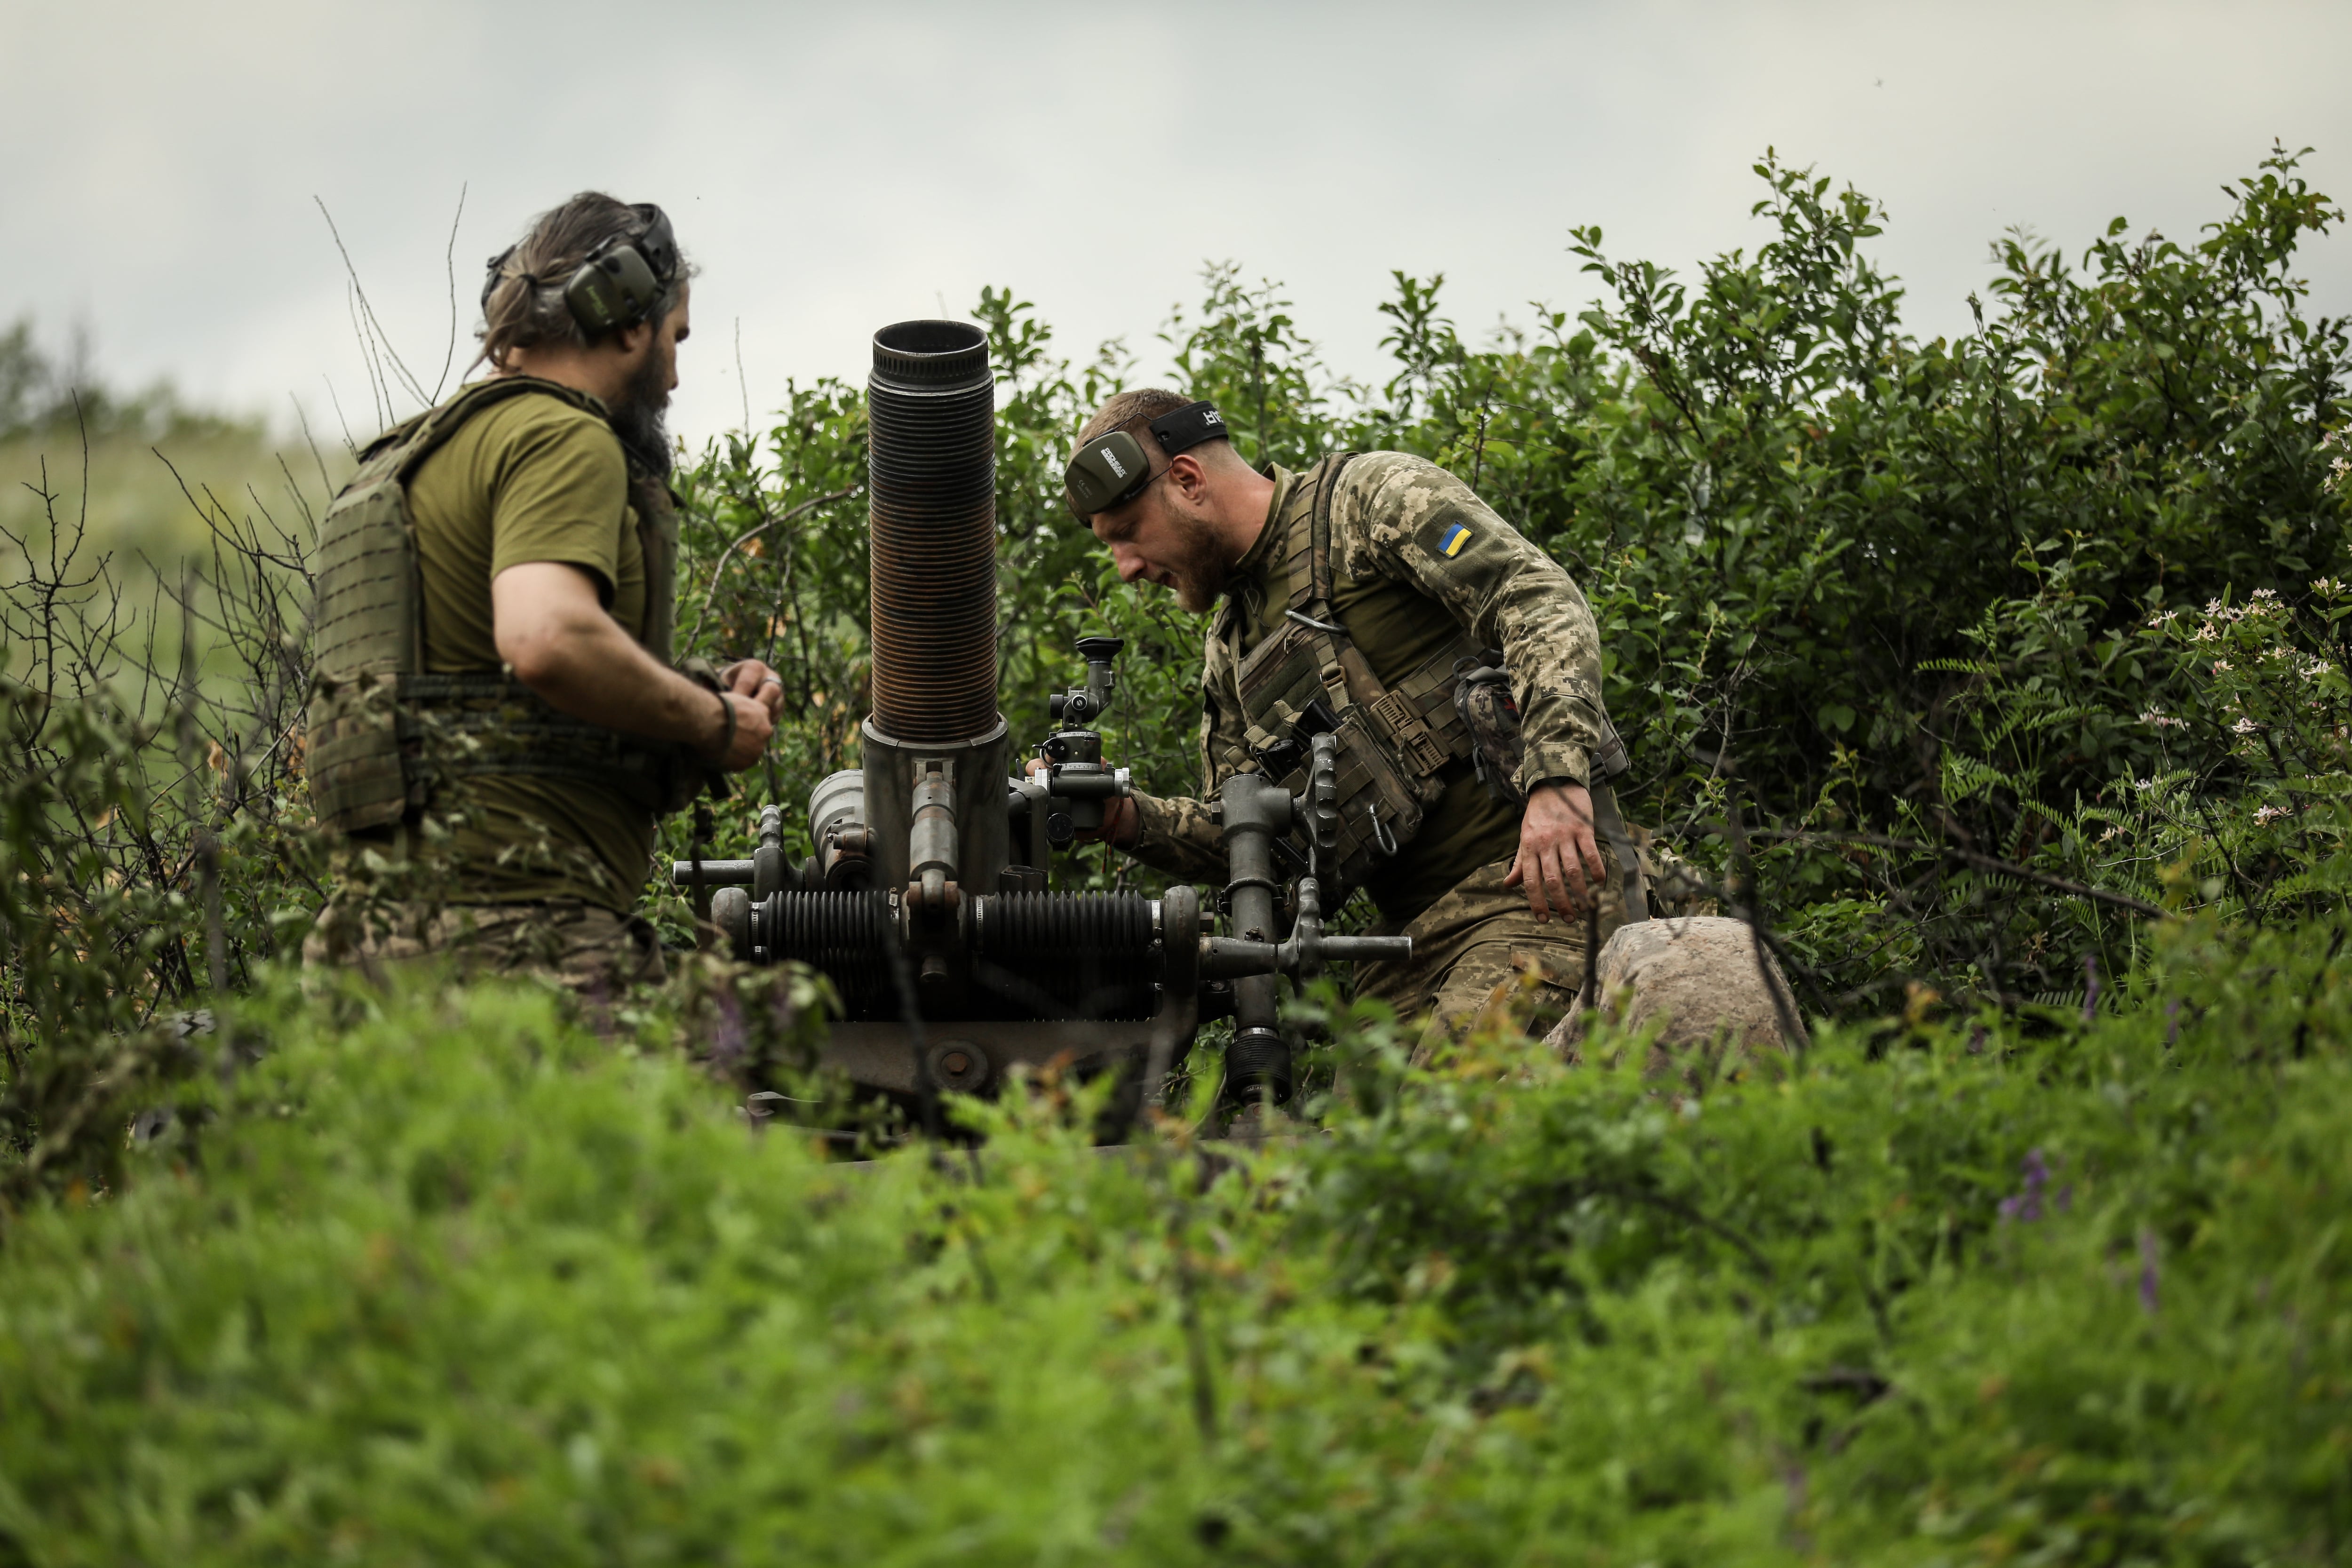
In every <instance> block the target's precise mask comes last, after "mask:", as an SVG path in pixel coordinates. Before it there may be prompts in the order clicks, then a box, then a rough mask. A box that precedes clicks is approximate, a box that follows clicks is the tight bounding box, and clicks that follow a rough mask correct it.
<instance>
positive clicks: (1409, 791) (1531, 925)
mask: <svg viewBox="0 0 2352 1568" xmlns="http://www.w3.org/2000/svg"><path fill="white" fill-rule="evenodd" d="M1203 410H1205V411H1206V412H1205V413H1202V411H1203ZM1204 419H1205V420H1206V421H1208V422H1209V423H1208V424H1207V425H1203V424H1202V420H1204ZM1222 429H1223V426H1222V422H1221V421H1219V420H1218V419H1217V416H1216V415H1215V413H1214V411H1213V409H1211V408H1210V407H1209V405H1202V404H1192V403H1190V402H1188V400H1187V399H1185V398H1183V397H1181V396H1179V395H1176V394H1174V393H1169V392H1160V391H1143V392H1130V393H1122V394H1120V395H1118V396H1117V397H1114V398H1112V399H1111V400H1110V401H1109V402H1108V404H1106V405H1104V406H1103V408H1102V409H1101V410H1100V411H1099V412H1098V413H1097V414H1096V415H1095V416H1094V417H1093V418H1092V419H1091V420H1090V421H1088V423H1087V426H1086V428H1085V430H1084V431H1083V432H1082V433H1081V435H1080V438H1079V447H1078V453H1079V456H1078V457H1077V458H1074V459H1073V463H1072V470H1071V473H1072V479H1071V483H1072V491H1071V504H1072V509H1073V510H1075V511H1077V512H1078V513H1079V515H1080V516H1082V517H1083V518H1085V520H1086V521H1087V524H1088V526H1089V527H1090V528H1091V529H1092V530H1093V531H1094V532H1095V534H1096V535H1097V537H1098V538H1099V539H1101V540H1102V541H1103V542H1105V543H1106V544H1108V546H1109V547H1110V551H1111V553H1112V556H1113V558H1114V560H1115V561H1116V562H1117V563H1118V570H1119V575H1120V576H1121V578H1122V579H1124V580H1125V581H1128V582H1135V581H1138V580H1139V579H1140V580H1145V581H1149V582H1152V583H1156V584H1160V586H1162V587H1166V588H1169V589H1171V590H1173V591H1174V592H1175V593H1176V595H1178V597H1179V599H1180V600H1181V603H1182V604H1183V605H1184V607H1185V608H1186V609H1188V610H1191V611H1192V612H1194V613H1196V614H1198V613H1201V612H1204V611H1207V610H1209V609H1210V608H1211V607H1212V606H1214V607H1215V609H1216V617H1215V619H1214V621H1213V623H1212V625H1211V627H1210V630H1209V635H1208V639H1207V645H1206V647H1205V650H1204V658H1203V669H1202V707H1203V711H1202V728H1201V765H1202V790H1201V797H1200V798H1163V797H1159V796H1153V795H1141V794H1139V795H1136V796H1135V797H1134V798H1133V799H1132V800H1131V801H1124V802H1118V803H1116V805H1115V808H1114V809H1113V810H1112V811H1111V812H1110V813H1108V815H1107V816H1106V820H1105V825H1104V829H1103V835H1102V836H1103V837H1106V838H1108V840H1109V841H1110V842H1112V843H1114V844H1116V845H1118V847H1121V848H1124V849H1126V850H1127V851H1128V852H1129V853H1130V854H1132V855H1134V856H1135V857H1136V858H1138V859H1139V860H1142V861H1143V862H1145V863H1146V864H1147V865H1150V866H1153V867H1155V868H1159V869H1160V870H1163V871H1166V872H1168V873H1170V874H1171V875H1174V876H1177V877H1181V878H1184V879H1189V880H1193V881H1209V882H1213V881H1216V880H1219V879H1222V878H1223V874H1224V860H1223V845H1222V834H1221V832H1220V830H1219V828H1218V826H1217V825H1216V822H1215V820H1214V811H1215V807H1214V805H1213V797H1214V796H1215V795H1216V794H1217V792H1218V790H1219V789H1220V787H1221V786H1222V784H1223V781H1224V780H1225V778H1226V777H1227V776H1228V775H1230V774H1231V773H1234V771H1236V770H1251V769H1264V770H1265V771H1267V772H1270V773H1275V774H1276V776H1283V775H1285V774H1287V773H1291V772H1292V771H1293V770H1294V768H1295V767H1296V766H1297V747H1298V745H1299V741H1298V739H1297V729H1298V726H1299V725H1300V723H1301V721H1302V719H1304V718H1307V716H1308V715H1309V714H1310V713H1311V714H1312V716H1313V722H1312V726H1311V728H1313V729H1329V728H1332V727H1333V726H1332V723H1331V721H1333V720H1338V721H1340V722H1339V727H1338V732H1339V735H1340V737H1341V754H1342V758H1343V761H1342V765H1341V779H1340V785H1341V795H1342V800H1343V804H1342V808H1341V814H1342V819H1343V824H1344V825H1346V826H1343V832H1342V838H1341V846H1340V852H1339V859H1340V862H1341V875H1342V879H1343V881H1354V882H1360V885H1361V886H1362V887H1364V888H1365V889H1366V890H1367V891H1368V892H1369V893H1370V896H1371V898H1372V900H1373V902H1374V903H1375V905H1376V906H1377V908H1378V909H1379V911H1380V914H1381V927H1380V929H1381V931H1383V932H1386V933H1400V932H1401V933H1402V934H1404V935H1407V936H1410V937H1412V941H1413V954H1412V958H1411V959H1410V960H1409V961H1407V962H1404V963H1382V964H1367V965H1364V966H1362V968H1361V969H1360V973H1359V975H1358V986H1359V989H1360V991H1361V992H1364V993H1367V994H1371V995H1374V996H1378V997H1381V998H1382V999H1383V1000H1385V1001H1387V1002H1389V1003H1390V1004H1391V1005H1393V1006H1394V1007H1395V1008H1396V1009H1397V1011H1398V1013H1399V1015H1400V1016H1404V1017H1408V1018H1411V1017H1416V1016H1421V1015H1422V1014H1423V1013H1428V1014H1431V1015H1433V1018H1434V1021H1435V1025H1436V1026H1437V1030H1442V1031H1443V1032H1444V1034H1451V1035H1454V1036H1456V1037H1458V1036H1459V1035H1460V1034H1461V1033H1462V1032H1463V1031H1464V1030H1465V1029H1466V1028H1467V1027H1468V1026H1469V1025H1470V1024H1472V1023H1473V1022H1474V1021H1475V1020H1476V1018H1477V1017H1478V1016H1479V1015H1480V1014H1481V1013H1482V1012H1483V1011H1485V1010H1486V1008H1487V1007H1488V1006H1489V1005H1490V1004H1491V1003H1496V1002H1498V1001H1502V1000H1504V999H1506V998H1507V997H1509V996H1511V995H1514V994H1519V993H1522V992H1524V993H1526V994H1528V996H1529V997H1530V998H1531V999H1532V1001H1533V1002H1534V1004H1535V1009H1534V1017H1533V1018H1532V1020H1531V1023H1532V1025H1533V1026H1534V1027H1536V1028H1537V1029H1538V1031H1540V1030H1541V1029H1542V1028H1544V1027H1548V1026H1549V1023H1550V1022H1551V1021H1552V1020H1553V1019H1554V1018H1556V1017H1557V1016H1559V1013H1560V1012H1561V1011H1562V1010H1563V1009H1564V1008H1565V1007H1566V1005H1568V1004H1569V1003H1570V1001H1571V1000H1572V999H1573V997H1574V994H1575V992H1576V990H1577V988H1578V986H1579V985H1580V984H1581V982H1582V980H1583V976H1584V968H1585V952H1586V943H1587V941H1588V939H1589V937H1590V936H1591V934H1592V923H1591V917H1592V916H1593V915H1594V914H1596V913H1597V916H1598V935H1599V937H1600V939H1601V941H1604V942H1605V941H1606V940H1607V938H1608V936H1609V935H1610V933H1611V932H1612V931H1614V930H1615V929H1616V928H1617V926H1618V925H1619V924H1621V923H1622V921H1624V920H1625V919H1626V918H1627V915H1628V900H1627V895H1628V891H1629V889H1630V890H1632V891H1633V897H1634V899H1635V900H1636V908H1637V909H1638V908H1639V903H1638V900H1640V898H1641V896H1642V895H1641V892H1640V889H1641V886H1642V882H1641V879H1640V873H1639V870H1638V866H1639V861H1640V858H1641V855H1642V854H1643V853H1644V851H1637V849H1636V847H1635V846H1634V843H1633V838H1634V837H1635V836H1634V835H1633V834H1630V833H1628V832H1627V830H1625V829H1624V827H1623V826H1622V823H1620V822H1618V821H1617V819H1616V818H1615V816H1614V810H1613V804H1611V803H1610V802H1609V801H1608V797H1607V796H1606V795H1605V793H1604V794H1603V795H1602V803H1603V806H1602V809H1601V812H1600V813H1599V814H1598V815H1599V819H1600V820H1599V822H1598V826H1599V827H1600V828H1601V833H1600V834H1599V835H1598V836H1596V808H1595V800H1594V794H1593V792H1592V791H1591V790H1590V789H1589V788H1588V785H1591V784H1595V783H1598V782H1600V781H1599V780H1598V779H1597V778H1596V774H1595V759H1596V757H1597V756H1599V755H1601V753H1602V752H1604V749H1605V748H1611V747H1613V746H1614V744H1615V737H1614V734H1613V732H1612V731H1610V729H1609V728H1608V722H1607V719H1606V716H1605V714H1604V712H1603V710H1602V708H1601V648H1600V637H1599V633H1598V630H1597V628H1596V627H1595V626H1594V623H1593V618H1592V612H1591V607H1590V606H1589V605H1587V604H1586V603H1585V600H1584V595H1582V594H1581V593H1580V592H1579V591H1578V589H1577V586H1576V584H1574V583H1573V582H1572V581H1570V578H1569V575H1568V574H1567V573H1566V572H1565V571H1564V570H1562V569H1561V567H1560V566H1559V563H1557V562H1555V561H1553V560H1552V559H1551V558H1550V557H1549V556H1548V555H1546V554H1545V553H1544V552H1542V551H1540V550H1538V549H1537V548H1536V547H1535V546H1534V545H1533V544H1532V543H1530V542H1528V540H1527V539H1526V538H1525V537H1523V536H1522V535H1521V534H1520V533H1519V532H1518V531H1517V530H1516V529H1514V528H1512V527H1511V526H1510V525H1509V524H1508V523H1507V522H1505V521H1503V520H1502V519H1501V518H1500V517H1498V516H1496V513H1495V512H1494V511H1493V510H1492V509H1490V508H1488V507H1487V506H1486V503H1485V502H1483V501H1481V500H1479V499H1478V498H1477V496H1476V495H1475V494H1474V493H1473V492H1472V491H1471V489H1470V488H1469V487H1468V486H1467V485H1465V484H1464V483H1463V482H1462V481H1461V480H1460V479H1455V478H1454V476H1453V475H1452V474H1449V473H1447V472H1446V471H1445V470H1444V469H1443V468H1438V467H1437V466H1436V465H1434V464H1433V463H1430V462H1427V461H1424V460H1423V459H1422V458H1414V457H1410V456H1407V455H1405V454H1403V453H1400V452H1370V453H1362V454H1353V455H1350V454H1337V455H1334V456H1331V457H1328V458H1324V459H1323V460H1322V461H1321V462H1318V463H1317V464H1316V465H1314V466H1313V467H1312V468H1308V469H1307V470H1306V471H1305V472H1301V473H1293V472H1291V471H1289V470H1287V469H1286V468H1280V467H1278V466H1276V467H1271V468H1267V469H1266V470H1265V472H1263V473H1260V472H1257V471H1255V470H1253V469H1252V468H1250V467H1249V466H1248V465H1247V464H1246V463H1245V462H1244V460H1243V459H1242V458H1241V457H1240V456H1239V455H1238V454H1237V453H1236V452H1235V451H1234V448H1233V446H1232V444H1231V443H1230V441H1227V440H1224V439H1222V438H1219V437H1221V434H1222ZM1119 431H1130V432H1133V433H1135V434H1136V435H1137V436H1138V437H1139V438H1140V439H1139V447H1129V446H1119V447H1116V448H1115V449H1113V450H1112V453H1111V458H1110V461H1109V463H1108V465H1107V466H1106V465H1103V464H1101V463H1099V462H1097V465H1096V467H1097V469H1099V470H1100V472H1101V475H1102V477H1101V478H1100V479H1099V482H1095V481H1090V480H1089V479H1087V476H1086V475H1085V474H1084V473H1082V472H1081V469H1082V468H1084V467H1085V466H1086V463H1087V454H1088V452H1089V450H1090V446H1089V444H1090V443H1096V442H1098V441H1100V442H1105V443H1106V444H1107V445H1108V443H1109V442H1111V441H1113V440H1115V437H1114V434H1113V433H1116V432H1119ZM1212 431H1213V432H1214V434H1211V433H1210V432H1212ZM1171 447H1173V448H1176V449H1174V450H1173V451H1172V455H1171V451H1170V449H1171ZM1121 453H1124V454H1125V456H1124V457H1123V458H1122V457H1121V456H1120V454H1121ZM1139 465H1148V466H1149V472H1148V473H1146V472H1140V471H1139V472H1135V473H1134V474H1133V475H1132V477H1131V478H1129V477H1128V475H1127V473H1126V472H1125V470H1128V469H1130V468H1138V467H1139ZM1113 475H1116V476H1118V477H1117V478H1113V477H1111V476H1113ZM1122 479H1124V480H1125V485H1124V486H1123V487H1122V486H1121V485H1120V480H1122ZM1121 488H1123V489H1124V494H1123V495H1122V494H1119V493H1118V489H1121ZM1097 505H1100V506H1101V508H1102V510H1095V507H1096V506H1097ZM1492 649H1499V650H1500V654H1501V659H1500V663H1501V665H1502V668H1503V669H1505V670H1507V672H1508V673H1507V692H1508V697H1509V699H1510V700H1515V702H1516V708H1517V718H1518V721H1519V723H1518V731H1519V732H1518V745H1517V765H1516V770H1515V773H1514V774H1513V776H1511V777H1509V778H1507V779H1504V778H1502V777H1500V776H1499V774H1498V775H1497V776H1496V778H1494V779H1493V781H1492V787H1489V784H1487V783H1482V780H1481V776H1480V775H1481V774H1482V773H1487V772H1492V771H1494V770H1490V769H1488V768H1486V767H1485V766H1484V765H1483V764H1482V760H1481V759H1480V758H1479V757H1478V756H1476V755H1475V754H1474V753H1475V752H1478V750H1479V746H1478V737H1477V736H1475V735H1474V734H1473V733H1472V732H1471V729H1470V726H1469V725H1468V724H1467V723H1466V722H1465V721H1466V719H1467V718H1468V712H1467V707H1468V704H1467V703H1466V702H1465V703H1457V702H1456V701H1455V700H1454V699H1455V692H1456V689H1457V687H1459V686H1460V683H1461V679H1462V676H1463V674H1464V672H1465V671H1469V670H1475V669H1478V668H1481V667H1485V668H1487V669H1488V671H1489V679H1490V680H1491V681H1492V682H1493V684H1492V685H1491V686H1490V687H1489V688H1488V689H1487V690H1486V693H1485V695H1486V700H1488V701H1489V702H1490V703H1491V702H1499V701H1503V700H1504V696H1503V693H1504V690H1505V688H1504V687H1503V684H1502V683H1503V680H1504V679H1505V678H1504V677H1503V676H1502V675H1501V674H1500V673H1499V672H1495V671H1493V670H1492V668H1491V662H1492V655H1491V653H1488V652H1486V651H1483V650H1492ZM1465 695H1466V694H1465ZM1359 742H1360V743H1359ZM1351 756H1360V757H1361V758H1362V759H1363V761H1362V763H1361V764H1360V765H1359V766H1356V767H1355V768H1354V770H1353V771H1354V773H1355V775H1356V776H1354V777H1353V778H1352V779H1351V777H1350V764H1349V762H1348V761H1347V760H1346V759H1348V758H1349V757H1351ZM1351 799H1352V802H1353V804H1349V802H1350V800H1351ZM1522 803H1523V804H1522ZM1351 838H1352V839H1353V841H1354V842H1355V843H1357V844H1360V845H1361V846H1362V847H1361V848H1360V850H1359V851H1358V852H1357V853H1354V854H1352V855H1351V853H1350V847H1351ZM1602 838H1607V839H1609V840H1610V841H1611V843H1610V848H1609V849H1604V847H1603V845H1602V843H1601V839H1602ZM1612 850H1614V851H1621V852H1622V853H1612ZM1621 865H1622V866H1624V867H1626V868H1627V869H1628V870H1631V871H1632V872H1633V875H1632V876H1631V877H1629V876H1628V875H1627V874H1626V871H1624V870H1621V869H1620V868H1619V867H1620V866H1621ZM1327 907H1328V905H1327ZM1437 1030H1433V1031H1432V1033H1431V1034H1430V1035H1429V1036H1427V1037H1425V1043H1433V1042H1434V1040H1435V1039H1437V1038H1439V1037H1441V1036H1440V1034H1439V1033H1438V1032H1437Z"/></svg>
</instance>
